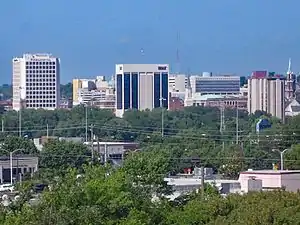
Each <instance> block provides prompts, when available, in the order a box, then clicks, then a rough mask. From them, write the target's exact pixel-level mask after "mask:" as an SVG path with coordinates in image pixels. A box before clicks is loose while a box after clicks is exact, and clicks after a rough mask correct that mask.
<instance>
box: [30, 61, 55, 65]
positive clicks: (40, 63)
mask: <svg viewBox="0 0 300 225" xmlns="http://www.w3.org/2000/svg"><path fill="white" fill-rule="evenodd" d="M26 65H55V62H48V61H47V62H46V61H40V62H36V61H34V62H26Z"/></svg>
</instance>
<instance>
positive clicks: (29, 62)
mask: <svg viewBox="0 0 300 225" xmlns="http://www.w3.org/2000/svg"><path fill="white" fill-rule="evenodd" d="M12 66H13V70H12V71H13V79H12V80H13V81H12V84H13V109H14V110H17V111H18V110H20V108H34V109H37V108H44V109H49V110H52V109H55V108H58V107H59V101H60V59H59V58H56V57H53V56H52V55H50V54H24V55H23V57H22V58H13V60H12Z"/></svg>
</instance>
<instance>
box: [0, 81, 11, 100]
mask: <svg viewBox="0 0 300 225" xmlns="http://www.w3.org/2000/svg"><path fill="white" fill-rule="evenodd" d="M0 93H1V94H3V100H7V99H11V98H12V86H11V85H9V84H3V85H1V86H0Z"/></svg>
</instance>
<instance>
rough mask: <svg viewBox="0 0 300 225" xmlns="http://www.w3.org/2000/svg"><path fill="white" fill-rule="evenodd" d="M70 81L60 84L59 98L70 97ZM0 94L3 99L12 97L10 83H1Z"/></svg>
mask: <svg viewBox="0 0 300 225" xmlns="http://www.w3.org/2000/svg"><path fill="white" fill-rule="evenodd" d="M72 92H73V90H72V83H67V84H61V85H60V96H61V98H66V99H70V98H72ZM0 94H2V95H3V100H8V99H11V98H12V85H10V84H3V85H1V86H0Z"/></svg>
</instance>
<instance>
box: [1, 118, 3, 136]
mask: <svg viewBox="0 0 300 225" xmlns="http://www.w3.org/2000/svg"><path fill="white" fill-rule="evenodd" d="M1 131H2V133H3V132H4V120H3V119H2V121H1Z"/></svg>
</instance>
